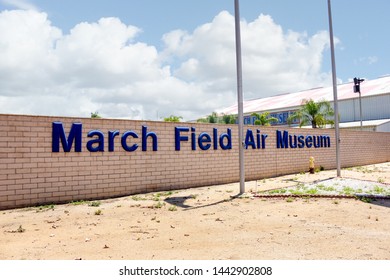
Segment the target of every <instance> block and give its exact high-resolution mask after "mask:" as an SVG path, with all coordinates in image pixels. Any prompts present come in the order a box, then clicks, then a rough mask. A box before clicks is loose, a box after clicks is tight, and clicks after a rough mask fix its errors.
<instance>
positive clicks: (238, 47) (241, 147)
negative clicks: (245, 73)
mask: <svg viewBox="0 0 390 280" xmlns="http://www.w3.org/2000/svg"><path fill="white" fill-rule="evenodd" d="M239 6H240V4H239V0H234V17H235V29H236V65H237V97H238V142H239V150H238V156H239V166H240V194H243V193H245V167H244V116H243V114H244V113H243V111H244V109H243V107H244V106H243V97H242V60H241V31H240V29H241V28H240V7H239Z"/></svg>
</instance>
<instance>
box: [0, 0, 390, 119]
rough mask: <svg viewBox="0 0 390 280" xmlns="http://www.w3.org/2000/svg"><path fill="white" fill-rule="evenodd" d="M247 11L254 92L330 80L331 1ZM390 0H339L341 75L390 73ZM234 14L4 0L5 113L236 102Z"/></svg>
mask: <svg viewBox="0 0 390 280" xmlns="http://www.w3.org/2000/svg"><path fill="white" fill-rule="evenodd" d="M240 10H241V19H242V26H241V27H242V33H243V38H242V39H243V41H242V45H243V69H244V98H245V99H251V98H259V97H265V96H270V95H275V94H280V93H285V92H292V91H297V90H304V89H308V88H312V87H317V86H328V85H330V83H331V73H330V71H331V67H330V51H329V35H328V33H327V32H328V14H327V1H326V0H321V1H320V0H295V1H286V0H273V1H270V0H241V1H240ZM389 10H390V2H389V1H385V0H372V1H370V2H367V1H363V0H356V1H350V0H333V1H332V12H333V28H334V35H335V37H336V38H337V39H336V42H337V44H336V66H337V77H338V79H339V82H342V83H345V82H348V81H350V79H352V78H353V77H355V76H357V77H362V78H366V79H375V78H378V77H380V76H383V75H388V74H390V71H389V66H388V65H390V58H389V55H388V51H387V48H388V47H387V46H388V45H389V44H388V42H389V40H390V39H389V38H390V36H389V35H390V34H389V33H390V31H389V29H388V26H390V18H389V17H388V15H387V13H388V11H389ZM233 15H234V1H233V0H213V1H210V0H196V1H195V0H194V1H192V0H187V1H183V0H166V1H156V0H143V1H133V0H110V1H103V0H94V1H90V0H84V1H80V0H79V1H74V0H67V1H62V0H61V1H60V0H50V1H47V0H46V1H43V0H35V1H34V0H0V35H1V37H2V38H4V39H3V42H6V44H5V43H4V44H3V46H1V44H0V50H1V53H0V73H6V74H7V75H9V78H6V76H4V75H3V77H4V80H5V81H3V82H1V81H0V113H26V114H49V115H78V116H89V114H90V112H94V111H98V112H99V113H100V114H101V115H103V116H105V117H124V118H135V119H160V118H161V117H164V116H167V115H170V114H174V115H181V116H183V118H184V119H187V120H189V119H194V118H197V117H199V116H202V115H204V114H208V113H210V112H212V111H215V110H218V109H220V108H223V107H227V106H230V105H232V104H233V103H235V102H236V97H235V90H236V89H235V80H234V78H235V73H234V70H235V68H234V63H235V60H234V59H235V57H234V49H233V48H232V47H233V44H232V43H234V42H233V40H234V28H232V27H233V26H232V19H233ZM40 30H45V31H44V32H40ZM91 34H92V35H91ZM111 36H113V38H114V40H109V39H107V38H109V37H111ZM113 41H115V42H116V44H114V45H112V42H113ZM128 77H131V78H128ZM69 99H72V100H73V101H72V103H71V104H69V101H66V100H69ZM64 103H65V104H66V105H65V106H64Z"/></svg>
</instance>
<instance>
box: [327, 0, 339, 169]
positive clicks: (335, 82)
mask: <svg viewBox="0 0 390 280" xmlns="http://www.w3.org/2000/svg"><path fill="white" fill-rule="evenodd" d="M328 16H329V36H330V51H331V59H332V80H333V101H334V124H335V138H336V165H337V177H340V176H341V171H340V169H341V164H340V131H339V106H338V100H337V79H336V60H335V54H334V41H333V24H332V8H331V4H330V0H328Z"/></svg>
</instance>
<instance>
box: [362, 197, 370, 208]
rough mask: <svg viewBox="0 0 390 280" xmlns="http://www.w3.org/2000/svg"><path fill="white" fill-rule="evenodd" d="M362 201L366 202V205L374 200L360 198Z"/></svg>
mask: <svg viewBox="0 0 390 280" xmlns="http://www.w3.org/2000/svg"><path fill="white" fill-rule="evenodd" d="M360 200H361V201H363V202H365V203H371V202H372V199H371V198H369V197H364V196H363V197H362V198H360ZM370 209H371V208H370Z"/></svg>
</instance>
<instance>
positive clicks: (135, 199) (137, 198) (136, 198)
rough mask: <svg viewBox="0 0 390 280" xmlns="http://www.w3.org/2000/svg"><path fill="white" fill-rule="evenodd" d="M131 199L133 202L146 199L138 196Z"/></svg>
mask: <svg viewBox="0 0 390 280" xmlns="http://www.w3.org/2000/svg"><path fill="white" fill-rule="evenodd" d="M131 199H132V200H134V201H140V200H146V198H144V197H141V196H138V195H134V196H132V197H131Z"/></svg>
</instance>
